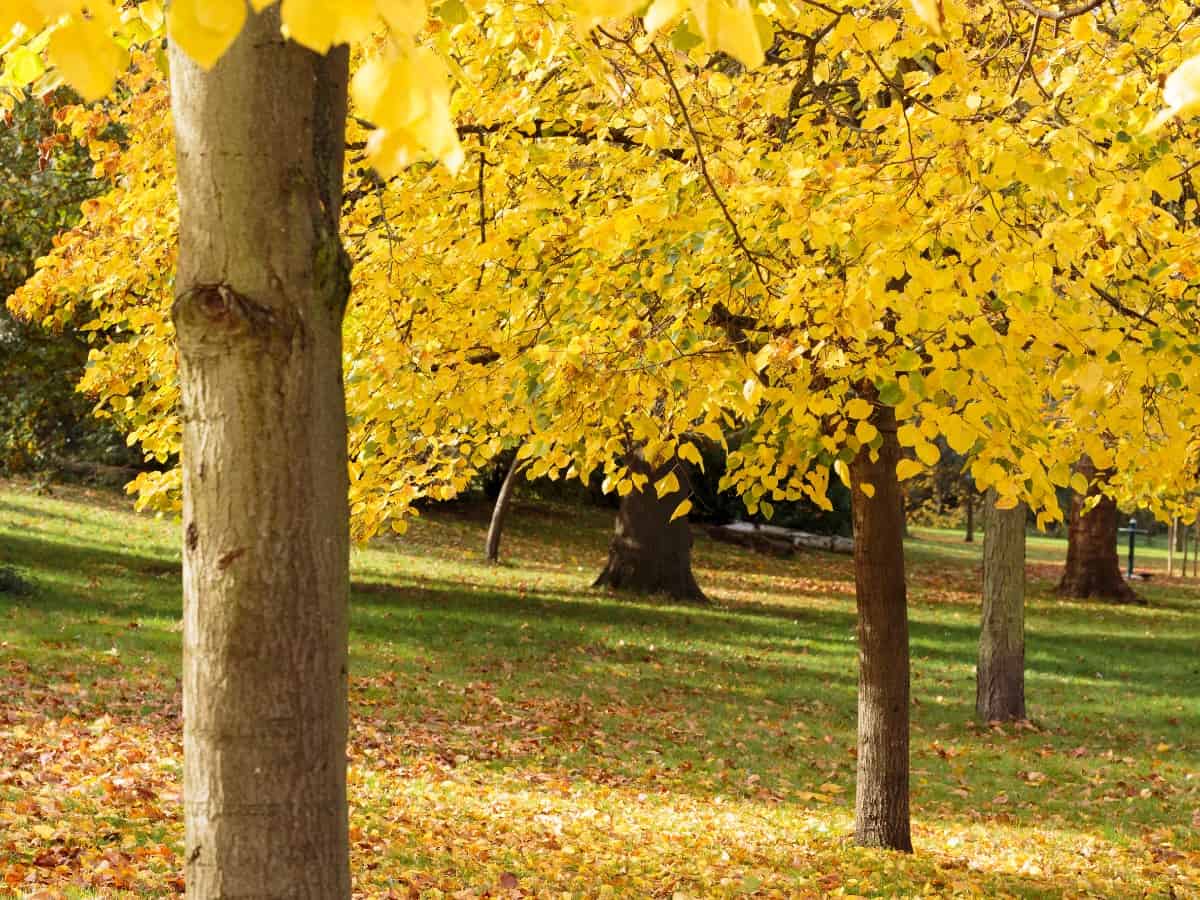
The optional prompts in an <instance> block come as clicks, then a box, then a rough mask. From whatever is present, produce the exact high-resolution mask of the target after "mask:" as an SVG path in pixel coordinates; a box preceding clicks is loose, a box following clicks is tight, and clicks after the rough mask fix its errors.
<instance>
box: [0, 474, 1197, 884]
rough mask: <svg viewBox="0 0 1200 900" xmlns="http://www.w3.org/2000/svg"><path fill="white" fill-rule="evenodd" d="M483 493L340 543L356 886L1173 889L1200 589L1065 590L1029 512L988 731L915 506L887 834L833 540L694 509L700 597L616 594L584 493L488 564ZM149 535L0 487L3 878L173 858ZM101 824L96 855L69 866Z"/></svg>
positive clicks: (85, 509)
mask: <svg viewBox="0 0 1200 900" xmlns="http://www.w3.org/2000/svg"><path fill="white" fill-rule="evenodd" d="M485 514H486V510H484V509H481V508H478V507H469V506H456V507H453V508H448V509H443V510H441V511H439V512H438V513H437V514H436V515H431V516H429V517H427V518H424V519H422V520H420V521H418V522H417V523H416V524H415V525H414V526H413V527H412V529H411V530H410V533H409V534H407V535H405V536H404V537H402V538H398V539H395V540H387V541H380V542H377V543H375V544H373V545H371V546H370V547H367V548H361V549H357V550H356V551H355V552H354V558H353V567H354V575H353V577H354V590H353V615H352V633H351V652H352V704H353V711H352V712H353V723H354V724H353V726H352V768H351V793H352V801H353V810H352V813H353V814H352V825H353V834H354V844H355V851H354V852H355V856H354V864H355V875H356V885H357V887H358V889H359V891H360V892H361V894H362V896H372V897H374V896H387V895H388V892H389V891H395V892H396V896H408V895H409V894H411V893H412V892H415V894H416V895H420V896H438V894H439V892H445V893H446V894H447V895H450V894H453V893H454V892H455V891H457V890H462V889H474V890H475V891H476V892H477V893H479V894H483V893H484V892H485V891H487V890H495V889H496V887H495V886H496V885H497V884H498V883H501V882H500V881H499V879H500V878H501V875H502V874H503V873H511V875H512V876H514V877H516V878H517V879H518V882H519V884H520V886H521V887H522V888H524V889H526V890H527V891H528V892H529V893H531V894H545V895H549V894H550V892H554V895H555V896H561V893H562V892H574V894H575V895H577V896H606V895H612V896H667V897H670V896H672V895H673V894H678V895H680V896H684V897H703V896H734V895H741V894H757V895H762V896H814V897H816V896H827V895H829V894H832V893H835V892H836V891H839V890H841V891H844V892H846V893H847V894H858V895H864V896H911V895H914V894H919V893H921V892H923V891H924V892H928V893H931V894H934V895H952V894H960V895H970V894H977V895H985V896H998V895H1002V894H1010V895H1013V896H1029V897H1041V896H1046V897H1052V896H1103V897H1120V896H1163V897H1166V896H1176V897H1185V896H1195V895H1196V894H1195V889H1194V884H1195V881H1194V879H1195V878H1196V877H1197V874H1198V872H1200V838H1198V837H1197V828H1198V827H1200V741H1198V738H1197V735H1198V730H1197V729H1198V726H1200V699H1198V692H1197V686H1198V685H1200V654H1197V648H1198V647H1200V591H1198V590H1197V588H1198V587H1200V584H1197V583H1193V582H1192V581H1190V580H1184V579H1179V578H1175V579H1166V578H1165V577H1162V576H1159V577H1156V578H1155V579H1153V580H1152V581H1150V582H1148V583H1146V584H1144V585H1139V590H1141V591H1142V592H1143V593H1144V594H1145V596H1146V597H1147V599H1148V600H1149V601H1150V604H1149V606H1146V607H1125V606H1108V605H1103V604H1096V603H1074V602H1065V601H1061V600H1058V599H1055V598H1053V597H1052V596H1051V595H1050V589H1051V587H1052V585H1053V579H1054V577H1055V575H1056V566H1057V561H1058V560H1059V559H1061V555H1062V552H1063V548H1064V544H1063V543H1062V542H1061V541H1051V540H1049V539H1040V538H1035V539H1031V541H1030V559H1031V564H1030V567H1029V571H1030V576H1031V582H1030V598H1029V603H1028V621H1027V631H1028V638H1027V640H1028V645H1027V655H1028V684H1027V693H1028V699H1029V711H1030V718H1031V724H1029V725H1028V726H1023V727H1014V726H1005V727H1002V728H1001V727H991V728H989V727H987V726H985V725H980V724H977V723H975V722H974V721H973V720H972V713H973V705H974V681H973V672H974V653H975V646H976V641H977V639H978V631H977V629H978V616H979V608H978V606H979V605H978V596H977V593H978V583H979V559H978V553H979V544H975V545H966V544H963V543H962V541H961V534H958V533H953V532H934V531H922V530H917V532H916V537H915V538H914V540H913V541H912V542H911V543H910V545H909V548H908V550H909V553H908V556H909V569H910V571H909V582H910V598H911V609H910V613H911V620H912V654H913V678H914V681H913V694H914V705H913V711H912V712H913V735H912V739H913V743H912V768H913V818H914V840H915V843H916V848H917V853H916V855H915V856H914V857H912V858H906V857H899V856H895V855H892V854H878V853H868V852H866V851H861V850H857V849H855V848H853V847H851V846H849V844H848V842H847V841H846V839H845V836H846V834H847V831H848V828H849V825H850V820H851V817H852V806H853V799H852V798H853V788H854V785H853V775H854V758H853V750H854V726H855V685H856V668H855V667H856V661H855V660H856V651H855V645H854V633H853V629H854V607H853V580H852V572H851V567H850V561H849V559H848V558H846V557H839V556H833V555H828V554H818V553H811V554H804V555H801V556H798V557H796V558H794V559H790V560H778V559H773V558H768V557H765V556H758V555H755V554H752V553H749V552H744V551H741V550H738V549H735V548H730V547H727V546H724V545H719V544H715V543H712V542H710V541H708V540H707V539H705V538H702V537H700V538H698V540H697V547H696V567H697V575H698V578H699V580H700V582H701V584H702V585H703V586H704V588H705V589H706V590H707V591H708V592H709V593H710V595H711V596H712V597H713V598H714V599H715V600H716V604H715V605H714V606H712V607H710V608H703V609H697V608H692V607H685V606H676V605H671V604H667V603H662V602H659V601H656V600H646V599H643V600H637V601H630V600H624V599H616V598H613V597H611V596H609V595H606V594H603V593H601V592H597V591H594V590H592V589H590V588H589V587H588V585H589V584H590V581H591V579H592V577H593V576H594V574H595V572H597V571H598V570H599V568H600V566H601V564H602V562H603V557H604V553H605V547H606V544H607V540H608V529H609V527H610V524H611V516H610V515H608V514H606V513H604V512H603V511H599V510H576V509H569V508H565V507H558V506H553V505H531V504H519V505H518V507H517V509H516V510H515V515H514V516H513V519H512V523H511V527H510V529H509V532H508V534H507V535H506V537H505V552H506V555H507V557H508V559H509V562H507V563H506V564H505V565H502V566H499V567H493V566H488V565H486V564H483V563H482V562H481V561H480V548H481V546H482V541H483V532H484V527H485V518H484V517H485ZM177 541H178V526H177V525H176V524H174V523H171V522H169V521H164V520H157V519H153V518H149V517H143V516H136V515H133V514H131V513H130V512H128V510H127V508H126V505H125V503H124V501H123V500H122V499H120V498H114V497H111V496H109V495H105V494H89V493H87V492H83V491H79V490H68V489H56V496H52V497H43V496H38V495H36V494H35V493H33V492H32V490H31V489H30V488H29V487H28V486H26V485H22V484H8V485H7V486H5V485H0V567H3V566H5V565H9V566H13V567H15V568H16V569H17V570H18V571H19V572H20V573H21V574H22V575H23V576H24V577H25V578H26V579H27V580H28V581H30V582H31V583H32V584H33V588H34V590H33V592H32V593H31V594H29V595H27V596H17V595H12V594H7V593H0V691H3V693H2V694H0V892H2V891H3V890H4V885H5V884H6V883H7V884H9V885H10V889H11V890H13V891H14V892H15V893H16V894H18V895H20V894H21V893H22V892H23V891H26V890H28V891H29V892H32V890H34V886H35V885H37V884H49V885H54V886H56V887H59V888H62V889H64V890H68V889H69V890H70V891H76V892H86V891H87V890H95V889H97V888H99V889H107V890H117V889H120V888H124V889H128V890H131V891H134V892H140V893H143V894H146V895H156V894H159V893H162V892H164V891H165V890H166V889H167V886H169V885H170V884H171V883H172V879H175V878H177V877H178V875H179V870H180V861H179V857H178V854H179V851H180V827H179V824H178V812H179V806H178V802H179V798H178V792H179V786H178V772H179V768H178V766H179V718H178V716H179V706H178V704H179V688H178V673H179V618H180V595H179V584H178V566H179V552H178V549H177V546H176V545H177ZM1160 543H1161V542H1160ZM106 741H107V742H109V744H110V746H109V747H108V748H107V749H106V752H105V753H102V754H96V753H95V752H88V751H89V748H90V750H92V751H94V749H95V746H96V744H97V743H98V742H99V743H103V742H106ZM81 748H82V749H81ZM47 754H49V756H47ZM14 759H15V760H16V761H15V762H14ZM45 760H49V762H46V761H45ZM119 761H120V762H119ZM118 763H119V764H118ZM56 765H57V766H59V770H58V771H57V772H55V771H54V767H55V766H56ZM47 771H49V772H50V773H51V776H52V777H49V780H47V777H48V776H46V772H47ZM130 785H133V787H130ZM66 788H69V789H66ZM139 791H140V792H139ZM64 798H65V799H64ZM68 801H69V802H68ZM104 817H107V818H106V819H104V821H105V824H103V825H101V824H99V823H100V820H101V819H102V818H104ZM39 822H41V823H42V824H43V825H44V827H43V833H42V834H40V835H39V834H38V833H37V832H36V831H33V829H34V827H35V826H36V825H37V824H38V823H39ZM51 826H53V829H54V833H53V834H52V835H47V833H46V832H45V828H46V827H51ZM6 831H7V834H8V835H9V836H10V837H8V838H6V837H5V834H6ZM101 833H103V834H107V835H109V836H110V837H108V838H107V839H106V840H104V841H101V840H98V839H97V835H98V834H101ZM56 848H57V849H56ZM114 849H116V851H117V855H118V856H120V857H121V859H122V860H124V861H125V862H124V863H123V864H124V869H122V867H121V866H120V865H116V864H111V865H109V866H108V867H107V868H103V869H102V870H101V874H100V875H99V876H97V874H96V872H97V867H98V866H100V862H101V860H103V859H106V857H104V856H103V854H104V853H106V852H111V851H113V850H114ZM51 850H53V851H54V852H55V853H58V857H46V856H45V854H46V853H47V852H49V851H51ZM68 851H71V852H73V853H74V855H73V856H71V853H70V852H68ZM39 854H42V855H43V856H42V861H43V863H46V862H53V861H54V860H55V859H59V858H61V859H62V860H64V861H63V862H62V863H61V864H60V865H58V866H50V865H38V864H36V863H37V860H38V855H39ZM109 862H110V863H111V860H109ZM126 870H127V871H126ZM123 871H124V872H125V874H123V875H122V874H119V873H121V872H123ZM114 872H116V873H118V874H116V875H114V874H112V873H114ZM14 873H15V874H14ZM105 873H108V874H105ZM97 878H99V879H100V880H97ZM104 878H109V880H108V881H104V880H103V879H104ZM6 879H7V880H6ZM401 892H408V893H401ZM1172 892H1173V893H1172ZM1189 892H1190V893H1189ZM78 895H79V896H84V895H86V893H78ZM67 896H73V894H70V893H68V894H67Z"/></svg>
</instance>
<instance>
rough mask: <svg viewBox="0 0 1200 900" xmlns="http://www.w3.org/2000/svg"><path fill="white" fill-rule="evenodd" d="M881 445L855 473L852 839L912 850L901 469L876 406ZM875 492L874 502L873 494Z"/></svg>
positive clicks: (891, 431) (885, 416)
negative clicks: (855, 668)
mask: <svg viewBox="0 0 1200 900" xmlns="http://www.w3.org/2000/svg"><path fill="white" fill-rule="evenodd" d="M872 422H873V423H874V424H875V427H876V428H878V429H879V432H880V435H881V436H882V440H883V444H882V447H881V448H880V450H879V451H878V454H877V457H876V459H874V460H872V459H871V452H870V450H868V449H866V448H864V449H863V450H861V451H860V452H859V453H858V455H857V456H856V457H855V458H854V462H853V463H852V464H851V466H850V483H851V492H852V511H853V517H854V582H855V593H856V595H857V601H858V777H857V783H856V794H855V803H854V839H855V841H856V843H858V844H859V845H860V846H864V847H887V848H890V849H893V850H903V851H906V852H911V851H912V838H911V835H910V832H909V817H908V707H909V674H908V600H907V594H906V590H905V584H904V543H903V539H902V536H901V535H902V533H903V522H902V521H901V518H900V496H899V494H900V485H899V483H898V482H897V480H896V463H897V462H898V461H899V459H900V445H899V443H898V441H897V440H896V415H895V412H894V411H893V410H892V408H891V407H888V406H877V407H876V409H875V413H874V414H873V416H872ZM867 485H871V486H873V487H874V493H873V495H872V496H868V493H869V492H870V488H869V487H865V486H867Z"/></svg>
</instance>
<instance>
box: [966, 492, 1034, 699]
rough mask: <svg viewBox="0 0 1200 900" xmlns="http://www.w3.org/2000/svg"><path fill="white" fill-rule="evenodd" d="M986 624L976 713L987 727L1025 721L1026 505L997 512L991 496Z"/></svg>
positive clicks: (985, 540)
mask: <svg viewBox="0 0 1200 900" xmlns="http://www.w3.org/2000/svg"><path fill="white" fill-rule="evenodd" d="M986 528H987V530H986V531H985V532H984V533H983V624H982V627H981V628H980V632H979V663H978V666H977V667H976V670H975V711H976V713H977V714H978V715H979V718H981V719H982V720H983V721H985V722H991V721H995V720H1006V719H1024V718H1025V506H1024V504H1018V505H1017V506H1015V507H1013V508H1012V509H997V508H996V492H995V491H994V490H991V491H988V495H987V522H986Z"/></svg>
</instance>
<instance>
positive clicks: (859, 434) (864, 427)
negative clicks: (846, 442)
mask: <svg viewBox="0 0 1200 900" xmlns="http://www.w3.org/2000/svg"><path fill="white" fill-rule="evenodd" d="M878 435H879V429H878V428H876V427H875V426H874V425H872V424H871V423H870V422H868V421H867V420H866V419H862V420H860V421H859V423H858V424H857V425H856V426H854V436H855V437H856V438H858V442H859V443H860V444H869V443H871V441H873V440H875V438H876V437H877V436H878Z"/></svg>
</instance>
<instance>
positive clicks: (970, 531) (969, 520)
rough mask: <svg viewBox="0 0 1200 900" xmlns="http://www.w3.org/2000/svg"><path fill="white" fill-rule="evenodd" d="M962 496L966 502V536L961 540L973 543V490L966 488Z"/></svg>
mask: <svg viewBox="0 0 1200 900" xmlns="http://www.w3.org/2000/svg"><path fill="white" fill-rule="evenodd" d="M963 496H964V497H965V498H966V503H967V536H966V537H964V538H963V540H964V541H965V542H966V543H968V544H973V543H975V492H974V491H973V490H971V489H970V488H967V490H966V491H965V492H964V494H963Z"/></svg>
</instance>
